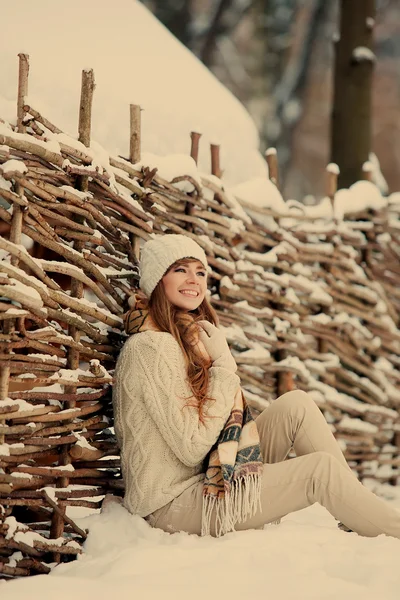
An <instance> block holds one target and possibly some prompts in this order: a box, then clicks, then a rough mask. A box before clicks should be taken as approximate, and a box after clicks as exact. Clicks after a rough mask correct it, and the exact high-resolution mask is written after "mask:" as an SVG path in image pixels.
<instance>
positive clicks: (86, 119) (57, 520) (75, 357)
mask: <svg viewBox="0 0 400 600" xmlns="http://www.w3.org/2000/svg"><path fill="white" fill-rule="evenodd" d="M94 89H95V83H94V73H93V69H88V70H86V69H85V70H83V71H82V87H81V98H80V105H79V125H78V131H79V141H80V142H81V143H82V144H84V145H85V146H86V147H87V148H89V147H90V139H91V127H92V104H93V92H94ZM77 187H78V188H79V189H80V190H81V191H83V192H86V191H88V177H87V176H86V175H83V176H80V177H79V178H78V181H77ZM75 219H76V221H77V222H78V221H79V222H82V221H83V219H82V218H81V217H76V218H75ZM82 247H83V242H81V241H76V242H74V245H73V248H74V250H77V251H78V252H80V251H81V250H82ZM71 297H73V298H82V297H83V284H82V283H81V282H80V281H78V280H77V279H74V278H71ZM68 335H70V336H71V337H72V339H73V340H74V341H75V342H79V341H80V332H79V330H77V329H76V327H74V326H73V325H69V326H68ZM78 367H79V352H78V351H77V350H76V349H75V348H69V350H68V353H67V368H68V369H71V370H73V369H77V368H78ZM64 391H65V393H66V394H74V393H76V386H73V385H71V386H68V385H67V386H65V389H64ZM66 406H67V408H74V407H75V406H76V401H75V400H68V401H67V402H66ZM69 448H70V446H69V445H64V446H63V449H62V452H61V457H60V459H61V460H60V462H61V464H62V465H67V464H70V463H71V457H70V455H69ZM56 485H57V487H67V486H68V485H69V479H68V477H60V478H59V479H57V484H56ZM65 510H66V509H65V507H63V508H60V510H59V511H58V512H56V511H54V512H53V516H52V521H51V530H50V536H51V537H52V538H58V537H60V536H62V534H63V531H64V523H65V518H64V515H65ZM60 560H61V556H60V554H58V553H55V554H54V561H55V562H60Z"/></svg>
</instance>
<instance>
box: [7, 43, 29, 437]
mask: <svg viewBox="0 0 400 600" xmlns="http://www.w3.org/2000/svg"><path fill="white" fill-rule="evenodd" d="M18 58H19V69H18V93H17V130H18V133H25V131H26V127H25V125H24V123H23V120H24V116H25V111H24V105H25V98H26V96H27V95H28V77H29V55H28V54H22V53H20V54H18ZM15 191H16V193H17V194H18V195H19V196H21V195H22V194H23V189H22V188H21V186H20V184H19V183H17V184H16V185H15ZM21 231H22V209H21V207H20V206H19V205H18V204H16V203H15V202H14V204H13V216H12V220H11V229H10V241H11V242H13V243H14V244H20V243H21ZM18 263H19V260H18V258H17V257H16V256H12V257H11V264H12V265H13V266H16V267H17V266H18ZM3 323H4V325H3V331H4V334H5V335H9V336H11V334H12V333H13V331H14V328H15V320H14V319H10V320H9V321H6V322H3ZM5 353H6V354H7V350H5ZM9 384H10V367H8V366H4V365H2V367H1V369H0V400H4V399H5V398H7V396H8V389H9ZM4 423H5V421H4V420H0V424H4ZM4 439H5V438H4V435H3V434H0V444H2V443H4Z"/></svg>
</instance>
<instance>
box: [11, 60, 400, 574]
mask: <svg viewBox="0 0 400 600" xmlns="http://www.w3.org/2000/svg"><path fill="white" fill-rule="evenodd" d="M27 75H28V58H27V56H26V55H20V78H19V94H18V121H17V126H16V127H14V126H11V125H9V124H7V123H5V122H3V121H1V119H0V218H1V221H0V227H1V230H2V237H1V239H0V259H1V269H0V288H1V295H2V299H1V301H0V323H1V333H0V365H1V373H0V576H1V575H2V576H3V577H13V576H23V575H29V574H34V573H47V572H49V570H50V566H49V564H50V563H54V562H60V561H62V560H69V559H71V557H72V558H73V557H75V556H76V555H77V554H79V553H80V552H81V545H82V542H83V541H84V539H85V537H86V532H85V531H82V529H80V528H79V526H78V525H77V524H76V523H75V522H74V521H73V519H71V518H70V517H69V516H68V508H69V507H76V506H78V507H87V508H93V509H98V508H100V506H101V499H102V497H103V495H104V494H105V493H107V492H113V493H115V494H119V495H121V494H122V493H123V481H122V479H121V475H120V463H119V458H118V448H117V445H116V440H115V437H114V434H113V429H112V426H113V416H112V410H111V384H112V373H113V368H114V365H115V360H116V357H117V355H118V351H119V349H120V347H121V345H122V343H123V341H124V339H125V337H124V334H123V330H122V315H123V313H124V311H125V310H126V308H127V299H128V298H129V296H130V295H131V294H132V293H133V291H134V289H135V287H136V286H137V282H138V269H137V259H138V255H139V252H140V246H141V243H143V242H144V241H145V240H147V239H149V238H150V237H151V236H152V234H153V233H158V234H160V233H169V232H173V233H186V234H187V235H189V236H191V237H193V238H194V239H196V241H197V242H198V243H199V244H200V245H201V246H202V247H203V248H204V250H205V251H206V253H207V256H208V260H209V264H210V282H211V286H212V295H211V301H212V303H213V305H214V307H215V309H216V310H217V312H218V314H219V317H220V321H221V325H222V326H223V327H224V329H225V332H226V335H227V338H228V341H229V343H230V346H231V348H232V352H233V354H234V356H235V358H236V361H237V363H238V368H239V371H238V372H239V375H240V377H241V380H242V383H243V386H244V388H245V390H246V391H247V397H248V400H249V402H250V404H251V405H252V407H253V408H254V410H262V409H263V408H264V407H265V406H267V405H268V403H269V402H270V401H273V399H274V398H276V397H277V395H279V394H280V393H282V392H284V391H287V390H289V389H292V388H293V387H297V388H300V389H304V390H307V391H308V392H310V393H311V394H312V396H313V397H314V399H315V400H316V402H317V403H318V405H319V406H320V407H321V409H322V410H323V411H324V413H325V415H326V418H327V419H328V421H329V422H330V423H331V424H332V428H333V430H334V432H335V435H336V436H337V438H338V439H339V441H340V443H341V445H342V447H343V451H344V453H345V456H346V458H347V459H348V460H349V461H350V463H351V465H352V466H353V468H354V469H355V470H356V471H357V472H358V474H359V476H360V478H361V479H363V478H365V477H374V478H376V479H377V480H379V481H381V482H382V481H384V482H387V481H388V482H391V483H395V482H396V477H397V467H398V465H400V458H399V447H400V439H399V435H398V433H397V432H398V427H399V425H398V406H399V404H400V391H399V389H398V387H399V386H398V383H399V380H400V358H399V356H400V331H399V329H398V324H399V323H398V322H399V319H398V315H399V309H400V293H399V289H400V287H399V283H400V268H399V264H400V263H399V257H400V240H399V228H400V218H399V215H400V201H399V199H398V196H397V195H395V194H394V195H392V197H391V198H390V199H389V200H390V202H389V201H388V199H383V198H382V197H381V196H380V194H379V193H378V192H377V190H376V188H375V187H374V186H373V184H372V183H370V182H368V181H364V182H359V184H357V185H356V186H354V189H352V190H350V191H349V190H345V191H343V192H337V193H335V173H334V169H332V168H329V169H328V172H327V179H328V191H329V195H330V198H327V199H326V200H325V201H323V202H322V203H320V204H319V205H318V206H314V207H305V206H304V205H301V204H299V203H296V202H293V201H291V202H287V203H284V202H283V200H282V199H281V198H280V196H279V193H278V190H277V188H276V187H275V185H274V183H271V182H269V181H266V182H258V184H257V185H258V187H257V185H256V188H257V189H258V192H259V191H260V187H261V188H263V189H264V188H265V195H264V196H263V197H260V196H258V197H256V195H254V194H256V192H257V189H252V187H251V185H250V184H249V185H248V186H247V187H246V186H245V187H242V188H241V189H239V188H240V186H239V187H238V188H237V189H236V195H234V194H233V193H232V191H229V190H227V189H224V186H223V183H222V181H221V180H220V179H219V178H218V177H217V175H219V174H220V173H221V168H222V167H223V165H222V166H221V165H220V163H219V154H218V148H216V147H213V148H212V165H213V173H214V174H213V175H202V174H200V173H199V172H198V171H197V169H196V163H195V159H196V152H197V148H198V144H199V139H200V134H198V133H192V149H191V154H192V158H190V157H187V160H186V161H185V160H184V158H182V157H181V158H180V159H179V160H178V159H176V158H175V159H171V158H168V157H167V159H162V160H161V159H160V160H159V162H158V169H157V168H155V163H154V164H150V166H147V165H146V164H145V163H144V162H142V163H140V110H139V109H138V108H137V107H134V106H132V107H131V143H130V157H129V159H131V160H129V159H128V158H127V159H125V158H122V157H109V156H108V155H107V154H106V153H105V152H104V151H102V150H101V148H99V147H98V146H97V145H96V144H94V143H91V141H90V112H91V102H92V96H93V90H94V79H93V73H92V72H91V71H84V72H83V74H82V96H81V104H80V113H79V114H80V121H79V141H77V140H75V139H72V138H71V137H68V136H67V135H65V134H63V133H62V132H61V131H60V130H59V129H58V128H57V127H56V126H55V125H53V124H51V123H50V122H49V121H48V120H46V118H44V117H43V116H42V115H41V114H40V113H39V112H38V111H37V110H36V109H38V108H40V107H32V106H29V105H28V104H27V103H26V96H27ZM267 159H268V162H269V165H270V176H271V179H272V180H273V181H274V182H275V183H277V182H278V173H277V168H276V156H275V155H274V153H273V152H269V153H268V156H267ZM346 193H347V196H346ZM274 194H275V196H276V201H274V202H272V201H271V198H274V197H275V196H274ZM351 211H352V212H351ZM344 215H345V219H343V216H344ZM27 248H28V249H27Z"/></svg>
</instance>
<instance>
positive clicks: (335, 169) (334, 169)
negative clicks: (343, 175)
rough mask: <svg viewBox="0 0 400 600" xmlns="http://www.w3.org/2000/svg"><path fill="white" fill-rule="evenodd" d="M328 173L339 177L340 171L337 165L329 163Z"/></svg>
mask: <svg viewBox="0 0 400 600" xmlns="http://www.w3.org/2000/svg"><path fill="white" fill-rule="evenodd" d="M326 170H327V171H328V173H333V174H334V175H339V173H340V169H339V167H338V165H337V164H336V163H329V164H328V166H327V167H326Z"/></svg>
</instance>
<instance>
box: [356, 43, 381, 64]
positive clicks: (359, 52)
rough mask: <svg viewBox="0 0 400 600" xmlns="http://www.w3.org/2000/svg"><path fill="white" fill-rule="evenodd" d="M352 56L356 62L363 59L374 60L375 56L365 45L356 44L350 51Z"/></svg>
mask: <svg viewBox="0 0 400 600" xmlns="http://www.w3.org/2000/svg"><path fill="white" fill-rule="evenodd" d="M352 58H353V59H354V60H355V61H357V62H361V61H364V60H368V61H371V62H374V61H375V58H376V57H375V54H374V53H373V52H372V50H370V48H367V47H366V46H357V48H354V50H353V52H352Z"/></svg>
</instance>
